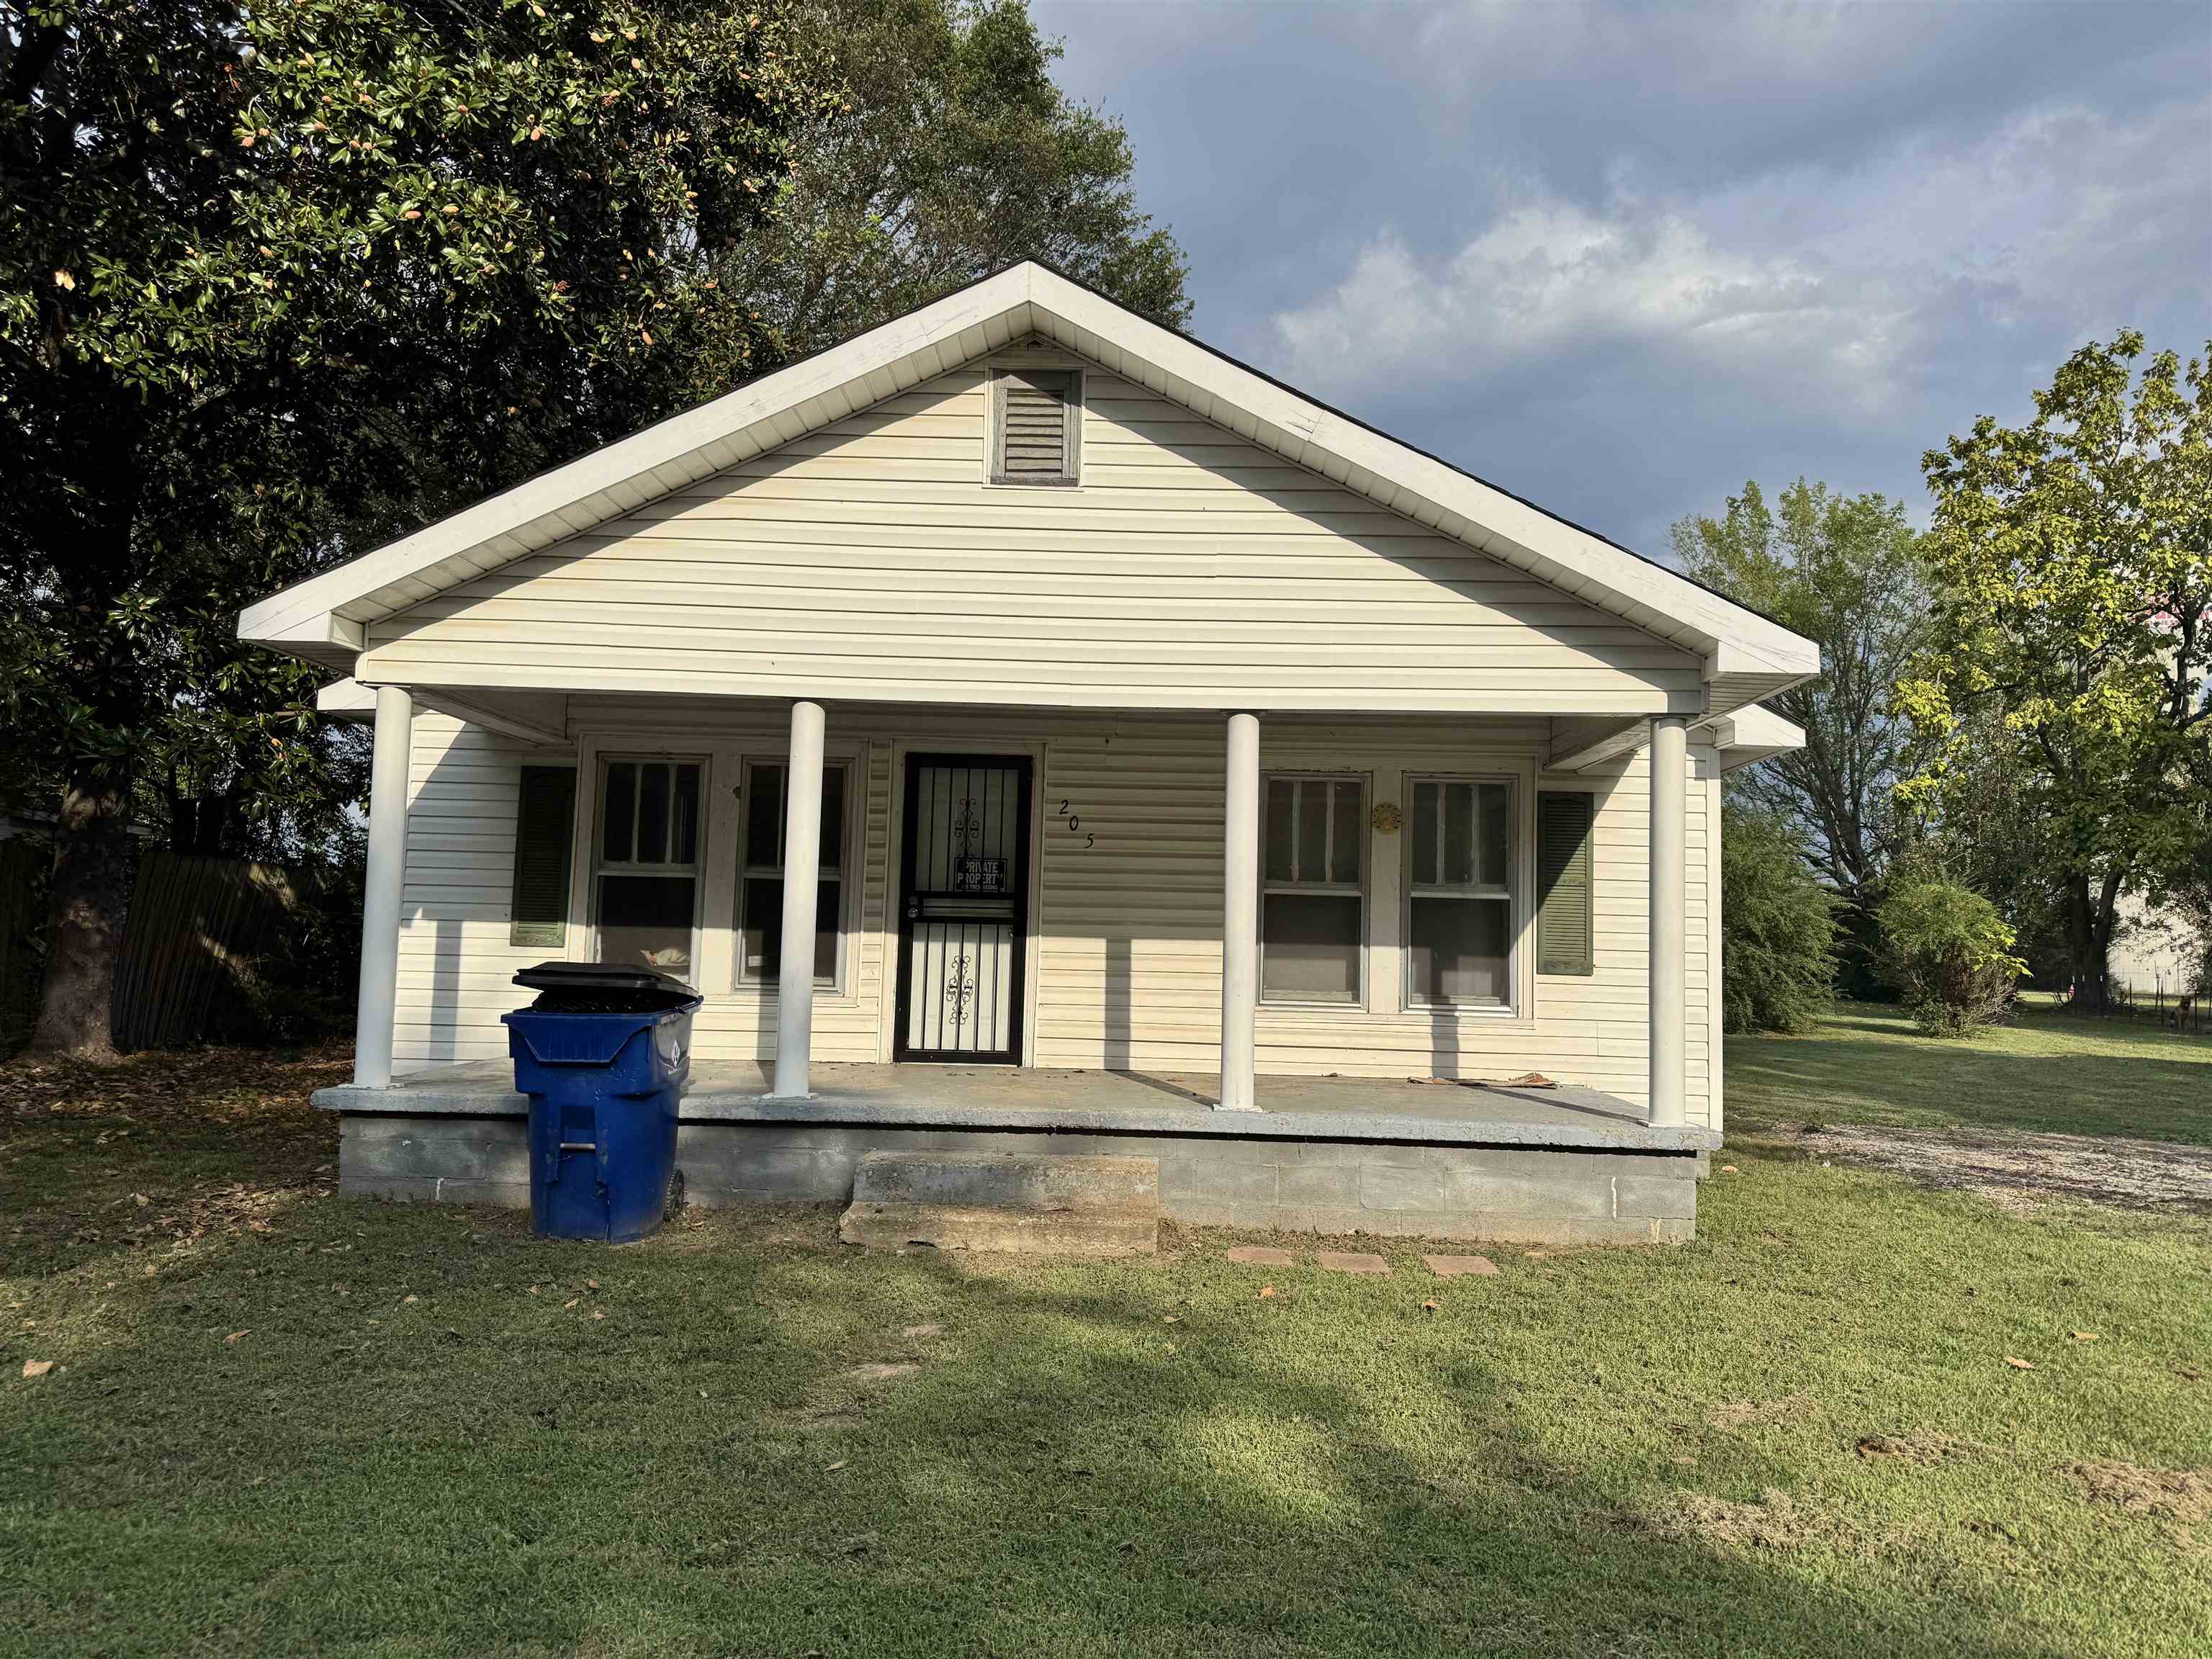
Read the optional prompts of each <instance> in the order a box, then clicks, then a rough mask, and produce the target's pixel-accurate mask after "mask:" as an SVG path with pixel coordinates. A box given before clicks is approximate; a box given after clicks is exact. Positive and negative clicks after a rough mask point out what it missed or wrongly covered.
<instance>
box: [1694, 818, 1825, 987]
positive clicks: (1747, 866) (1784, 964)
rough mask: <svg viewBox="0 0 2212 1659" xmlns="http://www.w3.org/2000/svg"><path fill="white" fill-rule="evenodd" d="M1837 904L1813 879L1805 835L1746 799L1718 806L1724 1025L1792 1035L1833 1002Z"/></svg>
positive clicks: (1784, 819) (1795, 827)
mask: <svg viewBox="0 0 2212 1659" xmlns="http://www.w3.org/2000/svg"><path fill="white" fill-rule="evenodd" d="M1835 938H1836V922H1835V899H1834V897H1833V896H1832V895H1831V894H1830V893H1829V891H1828V890H1827V889H1826V888H1825V887H1823V886H1822V885H1821V884H1820V883H1819V882H1818V881H1816V880H1814V877H1813V872H1812V869H1811V866H1809V865H1808V862H1807V860H1806V847H1805V836H1804V831H1803V830H1802V829H1799V828H1798V827H1797V825H1796V823H1794V822H1793V821H1792V820H1791V819H1790V818H1789V817H1785V816H1784V815H1783V814H1782V813H1780V812H1777V811H1773V810H1772V809H1771V808H1768V807H1762V806H1758V805H1752V804H1750V803H1748V802H1747V801H1745V800H1744V799H1742V798H1741V794H1740V793H1739V792H1738V790H1737V789H1736V787H1735V782H1734V781H1733V780H1731V781H1730V784H1729V789H1728V792H1727V793H1726V794H1725V795H1724V796H1723V799H1722V802H1721V1024H1722V1027H1723V1030H1730V1031H1794V1030H1798V1029H1799V1028H1800V1027H1802V1025H1804V1024H1805V1023H1806V1022H1807V1021H1808V1019H1810V1018H1812V1017H1813V1016H1814V1014H1815V1013H1817V1012H1819V1011H1820V1010H1821V1009H1822V1008H1824V1007H1826V1006H1827V1004H1828V999H1829V995H1830V990H1831V987H1832V985H1833V984H1834V981H1835V977H1836V957H1835Z"/></svg>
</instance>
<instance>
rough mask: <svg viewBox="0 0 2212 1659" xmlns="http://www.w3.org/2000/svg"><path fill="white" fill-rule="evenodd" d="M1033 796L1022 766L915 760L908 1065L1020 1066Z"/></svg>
mask: <svg viewBox="0 0 2212 1659" xmlns="http://www.w3.org/2000/svg"><path fill="white" fill-rule="evenodd" d="M1029 795H1030V763H1029V762H1028V761H1027V760H1026V759H1007V758H1005V757H998V756H964V755H913V756H909V757H908V760H907V787H906V841H905V856H904V858H903V860H902V866H903V876H904V879H903V882H902V898H901V905H902V913H901V922H900V936H899V1013H898V1030H897V1033H896V1042H895V1043H894V1045H893V1048H894V1052H895V1053H896V1054H897V1055H898V1057H899V1058H900V1059H902V1060H976V1061H995V1062H998V1063H1000V1064H1011V1063H1013V1062H1015V1061H1018V1060H1019V1059H1020V1057H1021V1016H1022V1001H1023V997H1022V988H1023V957H1024V949H1025V947H1026V945H1027V937H1026V936H1027V921H1028V917H1027V903H1028V896H1029V884H1028V879H1027V858H1028V847H1029V822H1030V800H1029Z"/></svg>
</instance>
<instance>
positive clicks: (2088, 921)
mask: <svg viewBox="0 0 2212 1659" xmlns="http://www.w3.org/2000/svg"><path fill="white" fill-rule="evenodd" d="M2119 896H2120V876H2119V872H2118V871H2114V872H2112V873H2111V874H2109V875H2107V876H2106V878H2105V879H2104V882H2103V884H2102V885H2101V886H2100V888H2099V890H2097V891H2096V892H2091V891H2090V890H2089V878H2088V877H2087V875H2078V876H2072V877H2069V878H2068V880H2067V883H2066V953H2067V959H2068V963H2069V966H2070V968H2071V969H2072V971H2073V979H2074V988H2073V992H2072V994H2071V995H2069V997H2068V999H2067V1006H2069V1008H2072V1009H2073V1010H2074V1011H2075V1012H2076V1013H2083V1014H2104V1013H2109V1012H2112V966H2111V960H2110V958H2111V954H2112V924H2113V922H2114V921H2115V920H2116V919H2117V918H2118V909H2119Z"/></svg>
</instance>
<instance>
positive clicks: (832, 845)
mask: <svg viewBox="0 0 2212 1659" xmlns="http://www.w3.org/2000/svg"><path fill="white" fill-rule="evenodd" d="M787 775H788V769H787V768H786V767H785V765H784V763H782V762H781V761H755V762H754V763H752V764H751V765H750V766H748V767H747V768H746V769H745V811H744V819H745V844H744V851H743V852H742V853H741V854H739V857H740V858H741V859H742V860H744V862H743V865H742V866H741V868H740V870H739V872H738V978H739V979H741V980H751V981H755V982H757V983H763V984H769V985H773V984H775V981H776V975H777V974H778V973H779V972H780V971H781V966H782V962H783V832H784V822H785V820H784V779H785V778H786V777H787ZM847 780H848V768H847V765H846V763H844V762H842V761H826V762H824V763H823V767H822V851H821V858H822V867H821V872H820V880H819V884H818V885H817V887H816V889H815V893H814V982H815V983H816V984H817V985H824V986H836V985H839V984H842V982H843V977H844V962H843V959H842V957H843V951H844V944H845V928H844V904H845V800H846V784H847Z"/></svg>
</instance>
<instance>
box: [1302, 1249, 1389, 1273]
mask: <svg viewBox="0 0 2212 1659" xmlns="http://www.w3.org/2000/svg"><path fill="white" fill-rule="evenodd" d="M1314 1261H1316V1262H1317V1263H1318V1264H1319V1265H1321V1266H1322V1267H1326V1268H1327V1269H1328V1271H1329V1272H1331V1273H1389V1271H1390V1264H1389V1262H1387V1261H1384V1260H1383V1258H1382V1257H1381V1256H1379V1255H1361V1254H1360V1253H1359V1252H1358V1251H1356V1250H1319V1251H1316V1252H1315V1254H1314Z"/></svg>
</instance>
